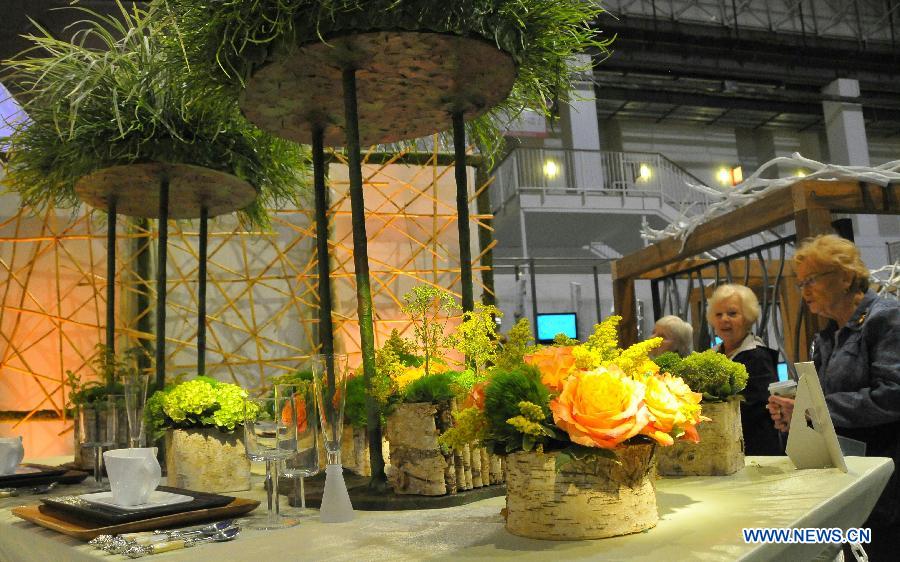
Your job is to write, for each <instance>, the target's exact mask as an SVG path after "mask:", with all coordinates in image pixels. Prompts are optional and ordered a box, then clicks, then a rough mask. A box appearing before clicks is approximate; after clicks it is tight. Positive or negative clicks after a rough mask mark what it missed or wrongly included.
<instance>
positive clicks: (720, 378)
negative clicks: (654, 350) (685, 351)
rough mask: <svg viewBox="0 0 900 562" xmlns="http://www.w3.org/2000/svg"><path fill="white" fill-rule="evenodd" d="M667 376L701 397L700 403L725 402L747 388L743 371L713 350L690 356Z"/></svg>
mask: <svg viewBox="0 0 900 562" xmlns="http://www.w3.org/2000/svg"><path fill="white" fill-rule="evenodd" d="M671 372H672V374H673V375H676V376H679V377H681V378H682V379H683V380H684V382H685V383H687V385H688V386H689V387H691V390H693V391H694V392H700V393H702V394H703V400H704V402H721V401H723V400H727V399H729V398H731V397H732V396H735V395H736V394H738V393H740V392H741V391H742V390H744V387H745V386H747V377H748V375H747V368H746V367H744V365H742V364H741V363H737V362H735V361H732V360H731V359H729V358H727V357H725V355H723V354H721V353H719V352H717V351H715V350H714V349H707V350H706V351H704V352H702V353H697V352H694V353H691V354H690V355H688V356H687V357H685V358H684V359H682V360H681V362H680V363H679V364H678V365H677V366H676V367H675V368H674V369H673V370H672V371H671Z"/></svg>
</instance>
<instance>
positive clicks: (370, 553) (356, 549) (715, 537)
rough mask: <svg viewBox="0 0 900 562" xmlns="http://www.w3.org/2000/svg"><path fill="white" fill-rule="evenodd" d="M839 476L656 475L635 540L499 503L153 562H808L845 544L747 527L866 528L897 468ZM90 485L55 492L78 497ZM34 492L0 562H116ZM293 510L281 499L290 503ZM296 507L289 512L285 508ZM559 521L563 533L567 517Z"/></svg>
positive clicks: (1, 534)
mask: <svg viewBox="0 0 900 562" xmlns="http://www.w3.org/2000/svg"><path fill="white" fill-rule="evenodd" d="M846 464H847V469H848V470H847V472H842V471H841V470H839V469H837V468H821V469H802V470H801V469H796V468H795V467H794V465H793V464H792V463H791V461H790V459H788V458H787V457H762V456H758V457H753V456H751V457H747V458H746V465H745V467H744V468H743V469H742V470H740V471H738V472H736V473H735V474H731V475H728V476H706V477H700V476H685V477H657V479H656V495H657V504H658V509H659V522H658V524H657V525H656V527H654V528H652V529H649V530H647V531H644V532H641V533H636V534H632V535H624V536H619V537H613V538H607V539H599V540H580V541H549V540H537V539H531V538H524V537H519V536H515V535H512V534H510V533H509V532H508V531H507V530H506V529H505V527H504V518H503V514H502V510H503V508H504V506H505V498H504V497H503V496H499V497H494V498H490V499H483V500H480V501H476V502H473V503H469V504H465V505H459V506H456V507H446V508H439V509H420V510H408V511H361V510H357V511H356V512H355V517H354V519H353V520H352V521H349V522H345V523H331V524H329V523H322V522H321V521H319V519H318V516H317V515H316V514H315V513H313V514H312V515H310V516H307V517H305V518H302V519H301V521H300V523H299V524H298V525H297V526H295V527H290V528H286V529H279V530H270V531H257V530H250V529H244V530H243V531H242V532H241V534H240V536H239V537H238V538H236V539H235V540H233V541H230V542H220V543H204V544H200V545H197V546H194V547H192V548H188V549H183V550H176V551H171V552H165V553H159V554H153V555H150V556H149V557H148V558H147V559H148V560H151V561H157V560H158V561H159V562H175V561H198V560H201V561H210V562H226V561H247V562H276V561H303V560H310V561H326V560H327V561H331V560H334V561H343V560H347V561H350V560H353V561H366V560H371V561H379V562H382V561H387V560H450V559H453V560H516V561H517V562H526V561H530V560H566V561H571V560H599V559H603V560H628V561H642V560H646V561H653V562H659V561H660V560H673V559H677V560H695V561H704V560H709V561H714V560H723V561H725V560H728V561H730V560H813V559H816V558H817V557H818V558H819V559H827V558H829V557H833V555H834V553H836V552H837V551H838V549H839V548H840V547H839V545H831V544H825V543H801V542H785V543H773V542H769V543H763V542H761V543H754V542H746V541H745V540H744V534H743V531H744V529H750V528H796V529H807V528H828V529H834V528H840V529H842V530H846V529H849V528H854V527H861V526H862V524H863V522H864V521H865V520H866V518H867V517H868V515H869V513H870V512H871V510H872V508H873V506H874V505H875V502H876V500H877V498H878V497H879V495H880V494H881V491H882V490H883V488H884V486H885V484H886V483H887V481H888V478H889V477H890V475H891V473H892V472H893V469H894V467H893V462H892V461H891V459H888V458H878V457H846ZM87 487H88V485H87V484H85V483H82V484H78V485H71V486H60V487H58V488H57V489H54V490H53V491H52V492H51V493H58V494H69V495H71V494H77V493H80V492H81V491H83V490H86V489H87ZM228 495H234V496H237V497H245V498H255V499H259V500H262V504H261V507H259V508H257V509H265V505H266V504H265V491H264V489H263V483H262V480H261V477H260V476H258V475H257V476H255V477H254V481H253V485H252V487H251V489H250V490H249V491H246V492H236V493H229V494H228ZM39 501H40V497H39V496H28V495H25V496H19V497H11V498H3V499H0V560H2V561H3V562H30V561H36V562H37V561H40V562H44V561H65V562H79V561H84V562H97V561H99V560H103V561H106V562H113V561H117V560H128V558H126V557H124V556H123V555H110V554H107V553H105V552H103V551H100V550H97V549H95V548H94V547H92V546H90V545H89V544H87V543H86V542H83V541H81V540H78V539H76V538H73V537H70V536H66V535H63V534H60V533H57V532H55V531H52V530H49V529H46V528H42V527H39V526H37V525H34V524H32V523H30V522H27V521H24V520H22V519H19V518H18V517H16V516H15V515H13V513H12V512H11V509H12V508H13V507H15V506H18V505H28V504H34V503H38V502H39ZM283 504H286V502H283ZM292 509H293V508H290V507H289V506H287V507H285V509H284V510H283V511H285V512H290V511H291V510H292ZM556 524H558V525H565V524H566V522H565V521H559V522H557V523H556Z"/></svg>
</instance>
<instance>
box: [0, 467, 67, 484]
mask: <svg viewBox="0 0 900 562" xmlns="http://www.w3.org/2000/svg"><path fill="white" fill-rule="evenodd" d="M35 468H36V469H37V470H36V471H34V472H32V470H33V469H35ZM23 469H24V470H27V471H28V472H23V473H22V474H7V475H4V476H0V488H7V487H13V488H15V487H17V486H36V485H38V484H47V483H49V482H53V479H54V478H56V477H58V476H62V475H63V474H65V472H66V469H64V468H58V467H51V466H33V465H22V466H20V467H19V468H18V469H17V470H23Z"/></svg>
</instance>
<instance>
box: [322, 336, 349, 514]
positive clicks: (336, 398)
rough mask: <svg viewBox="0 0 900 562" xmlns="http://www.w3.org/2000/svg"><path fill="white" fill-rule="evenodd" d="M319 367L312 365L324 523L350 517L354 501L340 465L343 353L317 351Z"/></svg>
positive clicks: (344, 378)
mask: <svg viewBox="0 0 900 562" xmlns="http://www.w3.org/2000/svg"><path fill="white" fill-rule="evenodd" d="M318 357H319V358H320V362H321V365H322V368H321V369H319V370H318V372H317V371H316V370H315V369H313V383H314V384H315V393H316V402H317V403H318V405H319V422H320V423H321V426H322V427H321V429H322V443H323V444H324V445H325V455H326V458H327V461H326V464H327V466H326V467H325V489H324V490H323V491H322V505H321V507H320V508H319V519H320V520H321V521H322V522H323V523H343V522H345V521H350V520H352V519H353V517H354V515H353V505H352V503H351V502H350V495H349V494H348V493H347V484H346V482H345V481H344V473H343V467H342V466H341V437H342V436H343V433H344V404H345V402H346V400H347V379H348V378H349V376H350V373H349V372H348V370H347V356H346V355H338V354H335V355H324V354H323V355H319V356H318Z"/></svg>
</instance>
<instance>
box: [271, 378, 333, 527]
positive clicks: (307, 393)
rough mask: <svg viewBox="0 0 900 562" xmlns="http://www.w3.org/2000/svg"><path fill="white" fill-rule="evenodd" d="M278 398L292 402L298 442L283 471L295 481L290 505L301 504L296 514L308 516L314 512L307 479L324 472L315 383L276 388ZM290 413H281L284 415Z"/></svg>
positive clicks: (300, 383) (277, 386)
mask: <svg viewBox="0 0 900 562" xmlns="http://www.w3.org/2000/svg"><path fill="white" fill-rule="evenodd" d="M275 397H276V400H278V399H279V397H285V398H287V397H291V398H292V399H293V401H292V403H293V405H294V413H295V414H296V419H295V420H294V421H295V423H296V427H297V440H296V442H295V445H296V446H295V447H294V449H293V451H292V453H294V454H293V456H291V457H290V458H288V459H285V460H284V467H283V468H282V472H283V474H284V475H285V476H287V477H288V478H291V479H293V481H294V493H293V500H294V501H292V502H291V503H292V505H297V504H298V503H299V504H300V511H299V513H296V515H297V516H303V515H309V514H310V512H311V511H312V510H307V508H306V488H305V479H306V478H307V477H310V476H315V475H316V474H318V473H319V471H320V470H321V469H322V467H321V465H320V463H319V439H320V438H319V435H318V433H319V420H318V414H317V407H316V400H315V392H314V386H313V383H312V381H300V382H298V383H297V384H277V385H275ZM287 413H288V412H282V415H286V414H287Z"/></svg>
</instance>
